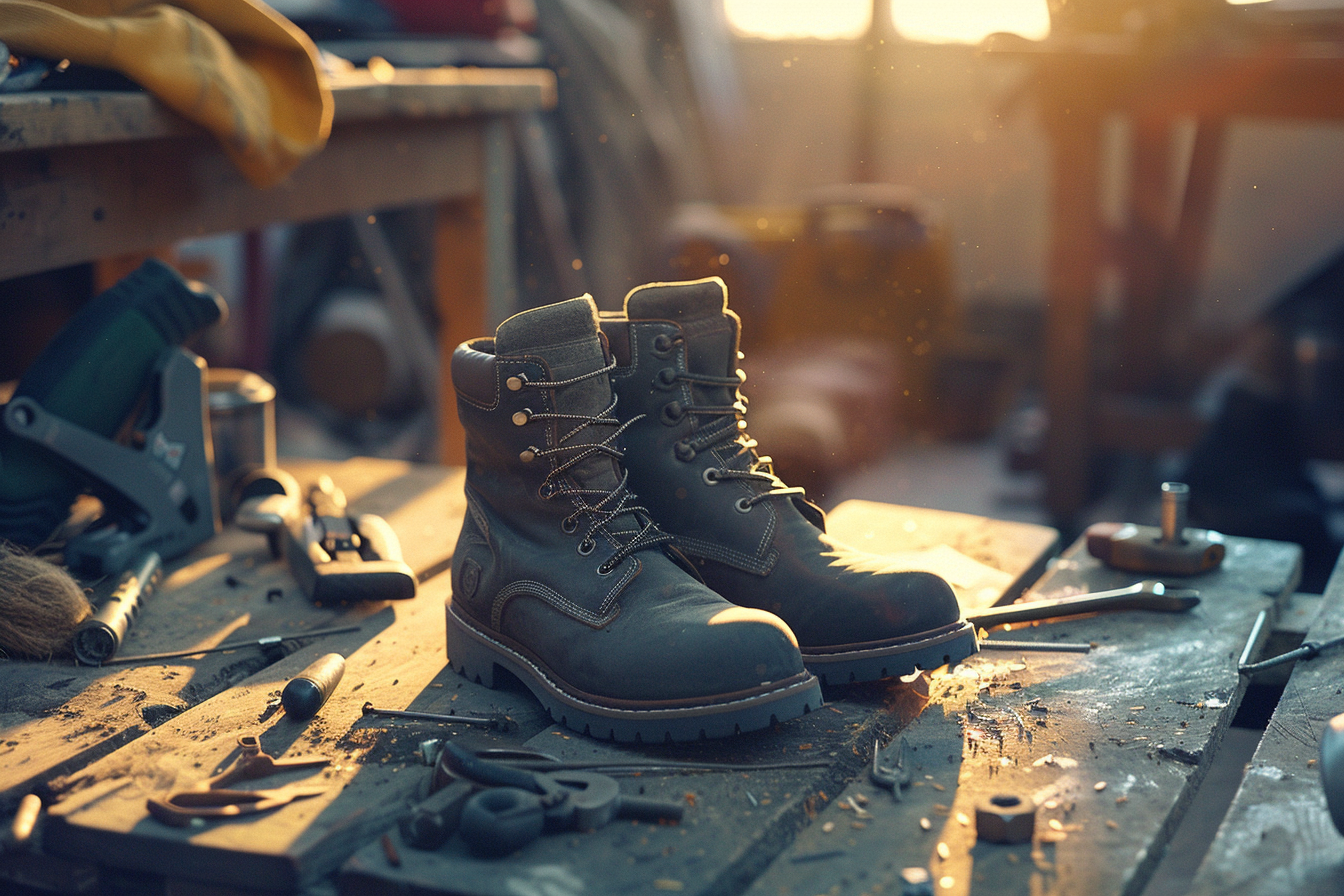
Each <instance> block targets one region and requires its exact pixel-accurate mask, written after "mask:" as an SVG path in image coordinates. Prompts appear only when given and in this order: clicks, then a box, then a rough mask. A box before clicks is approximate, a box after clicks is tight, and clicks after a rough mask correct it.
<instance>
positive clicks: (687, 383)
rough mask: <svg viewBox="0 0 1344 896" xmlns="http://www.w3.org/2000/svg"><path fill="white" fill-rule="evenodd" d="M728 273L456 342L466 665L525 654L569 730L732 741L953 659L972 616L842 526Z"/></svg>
mask: <svg viewBox="0 0 1344 896" xmlns="http://www.w3.org/2000/svg"><path fill="white" fill-rule="evenodd" d="M738 331H739V320H738V318H737V315H735V314H734V313H733V312H731V311H729V310H728V308H727V296H726V291H725V289H724V285H723V282H722V281H721V280H719V279H718V278H711V279H708V280H698V281H693V282H687V283H666V284H652V285H648V286H643V287H639V288H637V289H635V290H634V291H632V292H631V293H630V295H629V296H627V297H626V303H625V312H624V314H619V315H602V316H599V314H598V312H597V309H596V306H595V305H594V304H593V301H592V299H591V298H589V297H587V296H584V297H582V298H577V299H571V300H569V301H566V302H560V303H558V304H555V305H549V306H546V307H543V308H537V309H533V310H531V311H524V312H522V313H520V314H517V315H515V316H513V317H511V318H509V319H508V320H506V321H504V323H502V324H500V326H499V329H498V331H497V332H496V335H495V337H494V339H488V338H486V339H478V340H474V341H471V342H467V343H464V344H463V345H461V346H459V347H458V348H457V350H456V352H455V353H454V355H453V361H452V374H453V384H454V387H455V389H456V391H457V402H458V412H459V415H460V417H461V420H462V423H463V426H464V427H465V429H466V433H467V479H466V496H467V514H466V518H465V521H464V524H463V527H462V534H461V536H460V538H459V540H458V544H457V551H456V553H455V555H454V557H453V596H452V599H451V600H450V602H449V604H448V608H447V622H448V628H447V638H448V658H449V661H450V662H451V663H452V665H453V666H454V668H456V669H457V671H459V672H461V673H462V674H463V675H465V676H467V677H468V678H471V679H475V680H477V681H480V682H481V683H483V684H485V685H487V686H490V687H493V686H494V685H495V676H496V674H497V672H498V670H500V669H505V670H507V671H509V672H511V673H512V674H513V675H515V676H516V677H517V678H519V679H520V680H521V681H522V682H523V683H524V684H525V685H526V686H527V687H528V688H529V689H530V690H531V691H532V692H533V694H535V695H536V696H537V698H538V699H540V701H541V702H542V703H543V704H544V705H545V706H546V708H547V710H548V711H549V712H550V714H551V716H552V717H553V718H554V719H556V720H557V721H558V722H560V723H561V724H562V725H565V726H567V727H569V728H572V729H574V730H577V731H581V732H584V733H587V734H590V735H592V736H594V737H598V738H604V739H611V740H616V741H643V742H661V741H666V740H672V741H685V740H694V739H697V738H710V737H722V736H726V735H731V734H734V733H736V732H743V731H752V730H756V729H760V728H765V727H768V726H769V725H770V724H771V723H772V722H774V721H784V720H787V719H792V718H796V717H798V716H801V715H802V714H804V713H806V712H808V711H810V710H812V709H816V708H818V707H819V706H820V705H821V703H822V698H821V690H820V686H819V682H818V678H820V679H821V682H824V683H827V684H844V683H848V682H857V681H871V680H875V679H879V678H884V677H888V676H895V675H904V674H908V673H910V672H913V671H914V670H916V669H933V668H936V667H938V666H941V665H943V664H945V663H954V662H957V661H959V660H961V659H963V658H965V657H966V656H968V655H970V654H971V653H973V652H974V651H975V650H976V640H975V631H974V629H973V628H972V627H971V626H970V625H969V624H968V623H967V622H965V621H964V620H963V619H962V617H961V612H960V609H959V608H958V605H957V601H956V597H955V595H954V594H953V593H952V590H951V589H950V588H949V587H948V585H947V584H946V583H945V582H944V581H943V580H942V579H940V578H938V577H937V576H934V575H931V574H929V573H923V572H893V571H891V570H890V564H889V563H886V562H884V560H883V559H882V558H880V557H874V556H872V555H866V554H862V553H859V552H856V551H853V550H851V549H849V548H847V547H845V546H844V545H842V544H839V543H837V542H835V541H834V540H833V539H831V538H829V537H828V536H827V535H826V532H825V528H824V522H825V518H824V515H823V513H822V511H821V510H820V509H819V508H817V507H816V506H815V505H813V504H811V503H809V502H808V501H806V500H805V499H804V497H803V494H802V489H798V488H788V487H787V486H785V485H784V483H783V482H781V481H780V480H779V479H778V478H777V477H776V476H775V475H773V473H772V471H771V467H770V459H769V458H768V457H763V456H759V455H758V454H757V453H756V451H755V445H756V443H755V442H754V441H753V440H752V439H751V438H750V437H749V436H748V435H747V433H746V429H745V412H746V406H745V402H744V401H743V400H742V398H741V397H740V396H739V395H738V391H737V390H738V386H739V385H740V384H741V383H742V375H741V374H740V373H739V372H738V371H737V369H736V368H737V362H738V359H739V358H740V355H739V354H738Z"/></svg>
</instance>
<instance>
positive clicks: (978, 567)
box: [826, 500, 1059, 610]
mask: <svg viewBox="0 0 1344 896" xmlns="http://www.w3.org/2000/svg"><path fill="white" fill-rule="evenodd" d="M826 530H827V532H828V533H830V534H831V535H834V536H835V537H836V538H837V539H839V540H840V541H843V542H845V543H846V544H848V545H850V546H851V547H854V548H857V549H859V550H864V551H872V552H874V553H878V554H890V555H898V556H900V557H901V558H903V559H906V560H908V561H909V568H912V569H913V568H922V569H926V570H927V571H929V572H935V573H938V574H939V575H941V576H942V577H943V578H944V579H946V580H947V581H948V583H949V584H951V586H952V588H953V590H954V591H956V593H957V600H958V602H959V603H960V604H961V606H962V608H963V609H966V610H970V609H977V608H980V607H987V606H990V605H992V604H995V603H998V602H1001V601H1005V600H1013V599H1014V598H1016V597H1017V596H1018V595H1019V594H1021V593H1022V591H1023V590H1024V589H1025V588H1026V587H1027V586H1029V585H1031V584H1032V583H1033V582H1035V581H1036V580H1037V579H1039V578H1040V577H1041V574H1042V573H1044V572H1045V566H1046V563H1047V561H1049V559H1050V558H1052V557H1053V556H1054V555H1055V554H1056V553H1058V551H1059V531H1058V530H1056V529H1052V528H1050V527H1049V526H1037V525H1033V524H1030V523H1015V524H1014V523H1005V522H1003V521H1001V520H992V519H989V518H988V517H983V516H975V515H973V514H969V513H952V512H950V511H946V510H924V509H922V508H919V507H900V508H899V509H897V508H893V506H892V505H890V504H880V503H877V502H875V501H860V500H850V501H844V502H842V503H841V504H839V505H838V506H837V507H836V508H835V509H834V510H832V511H831V512H830V513H828V514H827V516H826Z"/></svg>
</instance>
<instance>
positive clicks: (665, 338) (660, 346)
mask: <svg viewBox="0 0 1344 896" xmlns="http://www.w3.org/2000/svg"><path fill="white" fill-rule="evenodd" d="M675 344H676V343H675V342H674V341H673V339H672V337H671V336H669V335H667V334H666V333H659V334H658V335H657V336H655V337H653V354H654V355H655V356H656V357H659V358H669V357H671V356H672V348H673V346H674V345H675Z"/></svg>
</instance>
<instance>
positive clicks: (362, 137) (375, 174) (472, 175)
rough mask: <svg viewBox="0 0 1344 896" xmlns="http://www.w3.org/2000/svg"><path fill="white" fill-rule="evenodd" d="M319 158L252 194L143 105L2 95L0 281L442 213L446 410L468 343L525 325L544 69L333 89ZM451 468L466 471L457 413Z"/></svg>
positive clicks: (359, 78) (112, 98)
mask: <svg viewBox="0 0 1344 896" xmlns="http://www.w3.org/2000/svg"><path fill="white" fill-rule="evenodd" d="M332 94H333V97H334V100H335V114H334V121H333V124H332V130H331V138H330V140H329V141H328V143H327V145H326V147H325V148H324V149H323V150H321V151H320V152H319V153H317V154H315V155H314V156H312V157H311V158H309V159H308V160H306V161H305V162H303V163H302V164H301V165H300V166H299V167H298V168H297V169H296V170H295V171H294V172H293V173H292V174H291V175H290V176H289V177H288V178H287V179H286V180H285V181H284V182H283V183H281V184H279V185H277V186H275V187H272V188H270V189H266V190H260V189H257V188H255V187H253V186H252V185H251V184H249V183H248V182H247V181H246V180H245V179H244V178H243V176H242V175H241V174H240V173H239V172H238V170H237V169H236V168H234V166H233V164H232V163H231V162H230V161H229V160H228V158H227V157H226V156H225V155H224V153H223V152H222V151H221V150H220V148H219V146H218V144H217V142H216V140H215V138H214V137H212V136H211V135H210V134H208V133H207V132H205V131H204V130H203V129H202V128H199V127H197V126H195V125H193V124H191V123H190V122H187V121H186V120H184V119H182V118H180V117H179V116H177V115H176V114H174V113H173V112H171V111H169V110H168V109H166V108H165V107H163V106H162V105H160V104H159V103H158V102H156V101H155V100H154V99H153V98H152V97H150V96H149V95H148V94H145V93H138V92H128V91H81V92H32V93H19V94H3V95H0V280H4V279H7V278H10V277H17V276H21V275H24V274H30V273H36V272H39V271H45V270H50V269H53V268H58V267H62V266H65V265H70V264H76V263H81V262H87V261H94V260H97V259H100V258H106V257H110V256H117V255H122V254H126V253H139V252H148V251H151V250H154V249H157V248H160V247H164V246H170V245H172V244H173V243H175V242H178V241H180V240H184V239H190V238H194V237H200V236H205V235H207V234H215V233H227V232H236V231H249V230H255V229H257V228H260V227H263V226H265V225H267V224H272V223H278V222H294V221H311V220H315V219H319V218H325V217H331V216H335V215H343V214H350V213H354V212H373V211H376V210H379V209H385V208H396V207H399V206H406V205H413V204H429V203H436V204H437V207H438V219H437V226H436V234H435V268H434V271H435V274H434V286H435V296H436V301H437V309H436V310H437V311H438V314H437V317H438V321H439V328H438V332H437V333H436V334H435V335H436V337H437V344H438V346H439V349H440V357H441V364H440V378H441V383H440V384H439V394H441V395H445V396H448V395H452V389H451V388H450V384H449V381H448V363H447V359H448V357H449V355H450V354H451V352H452V350H453V348H455V347H456V346H457V345H458V343H460V342H462V341H463V340H465V339H469V338H473V337H475V336H478V335H480V334H482V333H486V332H491V331H493V323H492V322H494V323H497V322H498V320H499V319H501V318H502V317H503V316H505V315H506V314H507V313H511V312H512V311H513V310H516V309H515V308H514V307H513V306H514V304H515V301H516V285H515V283H514V270H513V269H514V255H513V232H512V221H513V156H512V152H511V143H510V139H509V129H508V126H507V117H508V116H509V115H511V114H515V113H520V112H530V111H535V110H538V109H543V108H546V107H548V106H550V105H553V104H554V102H555V76H554V74H552V73H551V72H550V71H547V70H541V69H456V68H442V69H426V70H399V71H397V73H396V74H395V75H394V76H392V77H391V78H390V79H386V80H379V79H376V78H374V77H372V76H371V75H370V74H369V73H368V71H367V70H358V71H355V72H350V73H346V74H341V75H336V76H333V84H332ZM439 416H440V440H439V444H440V445H441V446H442V449H443V459H444V460H446V461H449V462H460V461H461V452H462V450H463V448H462V444H463V435H462V432H461V429H460V427H459V426H458V424H457V415H456V412H455V410H454V408H453V407H452V403H451V402H445V403H444V404H443V407H442V408H441V409H440V415H439Z"/></svg>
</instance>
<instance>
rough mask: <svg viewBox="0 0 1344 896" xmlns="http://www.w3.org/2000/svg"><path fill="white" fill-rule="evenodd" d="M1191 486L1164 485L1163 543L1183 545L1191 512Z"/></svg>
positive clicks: (1181, 484)
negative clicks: (1187, 519) (1186, 522)
mask: <svg viewBox="0 0 1344 896" xmlns="http://www.w3.org/2000/svg"><path fill="white" fill-rule="evenodd" d="M1189 504H1190V486H1188V485H1186V484H1185V483H1184V482H1164V483H1162V543H1163V544H1183V543H1184V542H1185V521H1186V518H1187V514H1188V512H1189Z"/></svg>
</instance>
